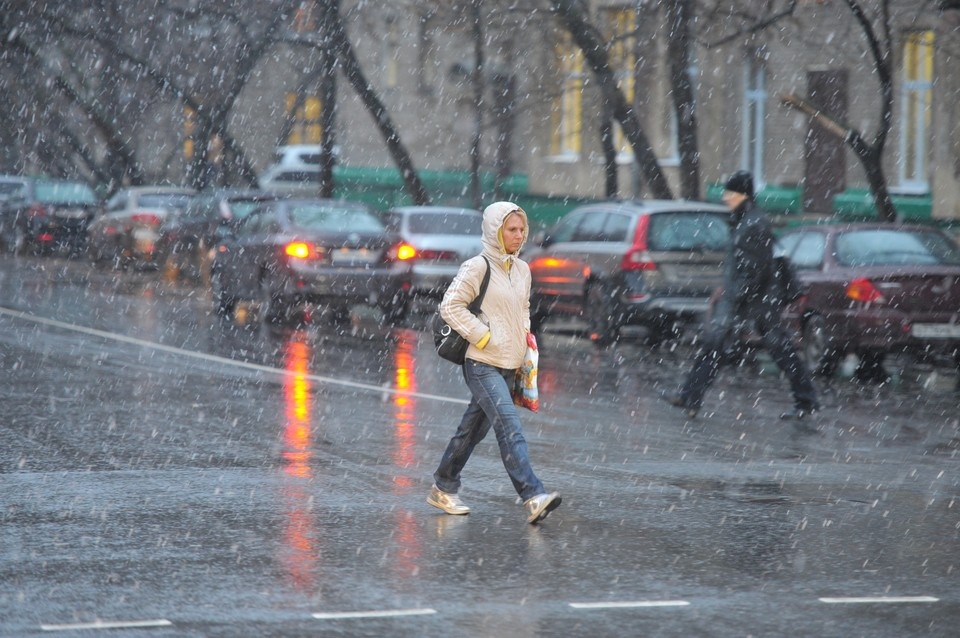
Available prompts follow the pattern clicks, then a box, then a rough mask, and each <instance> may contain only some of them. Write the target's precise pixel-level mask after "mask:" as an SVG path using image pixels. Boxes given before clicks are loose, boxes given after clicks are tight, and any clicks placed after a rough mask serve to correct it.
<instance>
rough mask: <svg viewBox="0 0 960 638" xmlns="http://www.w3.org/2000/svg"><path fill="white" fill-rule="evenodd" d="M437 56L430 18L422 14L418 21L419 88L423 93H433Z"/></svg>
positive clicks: (435, 80)
mask: <svg viewBox="0 0 960 638" xmlns="http://www.w3.org/2000/svg"><path fill="white" fill-rule="evenodd" d="M436 56H437V51H436V45H435V44H434V42H433V30H432V28H431V25H430V18H429V16H427V15H421V16H420V20H419V21H418V23H417V89H418V90H419V91H420V93H421V94H423V95H431V94H433V90H434V86H435V85H436V83H437V57H436Z"/></svg>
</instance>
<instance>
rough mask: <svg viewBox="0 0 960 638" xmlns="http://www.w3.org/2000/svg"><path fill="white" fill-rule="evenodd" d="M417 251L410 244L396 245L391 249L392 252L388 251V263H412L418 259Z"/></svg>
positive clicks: (401, 243)
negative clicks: (411, 261)
mask: <svg viewBox="0 0 960 638" xmlns="http://www.w3.org/2000/svg"><path fill="white" fill-rule="evenodd" d="M417 256H418V255H417V249H416V248H414V247H413V246H411V245H410V244H407V243H404V242H400V243H399V244H394V245H393V246H391V247H390V250H388V251H387V254H386V258H387V261H388V262H389V261H410V260H412V259H415V258H416V257H417Z"/></svg>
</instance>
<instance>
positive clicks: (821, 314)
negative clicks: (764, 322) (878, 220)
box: [779, 224, 960, 375]
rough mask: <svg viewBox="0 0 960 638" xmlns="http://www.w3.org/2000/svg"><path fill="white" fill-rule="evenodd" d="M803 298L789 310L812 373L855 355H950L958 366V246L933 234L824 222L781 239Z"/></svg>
mask: <svg viewBox="0 0 960 638" xmlns="http://www.w3.org/2000/svg"><path fill="white" fill-rule="evenodd" d="M779 247H780V250H782V251H783V253H784V254H785V255H787V256H788V257H789V258H790V259H791V261H792V262H793V264H794V266H795V267H796V269H797V273H798V275H799V277H800V280H801V281H802V282H803V284H804V287H805V292H806V295H805V297H803V298H801V299H800V300H799V301H798V302H797V303H795V304H793V305H791V306H790V307H789V308H787V310H786V312H785V316H786V318H787V319H788V320H789V321H790V322H791V323H792V325H793V327H794V328H795V329H796V330H797V331H798V333H799V334H800V335H801V343H802V346H803V352H804V354H805V356H806V358H807V361H808V362H809V363H810V365H811V367H812V368H813V369H814V371H815V372H816V373H818V374H821V375H830V374H832V373H833V372H834V370H835V368H836V366H837V363H838V362H839V361H840V359H841V357H842V356H844V355H845V354H847V353H853V354H857V355H859V356H860V358H861V366H863V365H864V362H867V364H868V365H873V366H878V365H879V364H880V363H881V362H882V359H883V357H884V355H886V354H888V353H907V354H910V355H913V356H918V357H921V358H933V357H939V356H944V355H946V356H949V357H952V358H953V360H954V362H955V363H956V364H957V366H960V247H958V246H957V244H956V242H955V241H954V240H953V239H951V238H950V237H949V236H947V235H946V234H944V233H942V232H940V231H939V230H936V229H934V228H930V227H926V226H917V225H896V226H895V225H891V224H824V225H815V226H806V227H802V228H799V229H797V230H794V231H792V232H788V233H786V234H784V235H783V236H782V237H781V238H780V240H779Z"/></svg>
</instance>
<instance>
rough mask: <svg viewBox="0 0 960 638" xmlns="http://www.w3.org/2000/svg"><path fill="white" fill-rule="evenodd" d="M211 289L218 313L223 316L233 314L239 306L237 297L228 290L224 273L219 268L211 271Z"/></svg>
mask: <svg viewBox="0 0 960 638" xmlns="http://www.w3.org/2000/svg"><path fill="white" fill-rule="evenodd" d="M210 289H211V290H212V291H213V302H214V304H215V307H216V310H217V314H218V315H220V316H221V317H229V316H232V315H233V311H234V309H235V308H236V307H237V298H236V296H235V295H233V294H231V293H230V292H229V291H228V290H227V288H226V285H225V284H224V282H223V274H222V273H220V272H219V271H217V270H213V271H212V272H211V273H210Z"/></svg>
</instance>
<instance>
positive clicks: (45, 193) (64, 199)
mask: <svg viewBox="0 0 960 638" xmlns="http://www.w3.org/2000/svg"><path fill="white" fill-rule="evenodd" d="M36 197H37V201H41V202H45V203H48V204H95V203H96V201H97V196H96V195H94V194H93V189H92V188H90V187H89V186H87V185H86V184H77V183H72V182H37V185H36Z"/></svg>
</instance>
